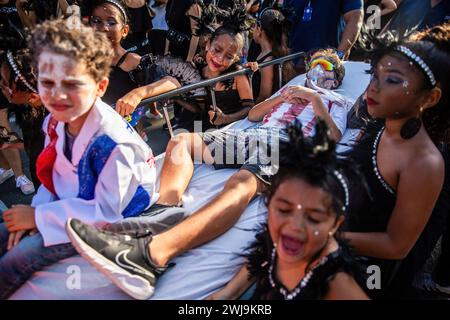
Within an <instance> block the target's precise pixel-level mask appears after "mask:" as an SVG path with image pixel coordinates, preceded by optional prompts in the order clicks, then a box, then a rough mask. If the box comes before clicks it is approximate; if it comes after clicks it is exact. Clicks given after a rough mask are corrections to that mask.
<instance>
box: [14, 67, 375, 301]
mask: <svg viewBox="0 0 450 320" xmlns="http://www.w3.org/2000/svg"><path fill="white" fill-rule="evenodd" d="M345 67H346V77H345V78H344V82H343V84H342V86H341V88H340V90H339V91H338V92H339V93H340V94H343V95H346V96H349V97H351V98H353V99H354V100H356V99H357V98H358V96H359V95H361V93H362V92H363V91H364V90H365V88H366V87H367V84H368V82H369V76H368V75H367V74H366V73H365V71H366V70H368V69H369V66H368V65H367V64H365V63H361V62H346V63H345ZM289 84H292V85H297V84H300V85H303V84H304V75H302V76H298V77H296V78H295V79H293V80H292V81H290V82H289ZM253 124H254V123H252V122H250V121H248V120H246V119H244V120H241V121H238V122H236V123H234V124H232V125H231V126H230V127H232V128H235V129H244V128H247V127H248V126H250V125H253ZM162 159H163V158H162V156H160V157H158V158H157V167H158V169H159V170H160V168H161V164H162ZM234 172H235V170H231V169H226V170H217V171H215V170H214V169H213V168H212V167H211V166H208V165H196V166H195V171H194V177H193V179H192V181H191V183H190V185H189V188H188V190H187V191H186V193H185V195H184V197H183V203H184V206H185V207H186V208H187V209H188V210H189V211H190V212H193V211H195V210H196V209H198V208H200V207H201V206H203V205H204V204H206V203H207V202H208V201H210V200H211V199H212V198H213V197H215V196H216V195H217V193H218V192H220V191H221V190H222V188H223V186H224V184H225V182H226V180H227V179H228V178H229V177H230V176H231V175H232V174H233V173H234ZM266 215H267V210H266V207H265V206H264V204H263V202H262V200H261V199H260V198H257V199H255V200H254V201H253V202H252V203H251V204H250V205H249V206H248V207H247V209H246V210H245V212H244V213H243V214H242V216H241V218H240V219H239V221H238V222H237V223H236V224H235V226H234V227H233V228H231V229H230V230H229V231H227V232H226V233H224V234H223V235H222V236H220V237H218V238H216V239H215V240H213V241H211V242H209V243H207V244H205V245H202V246H200V247H198V248H196V249H193V250H190V251H188V252H186V253H185V254H183V255H181V256H179V257H177V258H176V259H174V261H173V262H175V263H176V266H175V267H173V268H172V269H170V270H168V271H167V272H166V273H164V275H163V276H162V277H161V278H160V280H159V281H158V283H157V286H156V290H155V295H154V296H153V299H202V298H204V297H206V296H208V295H209V294H211V293H213V292H214V291H216V290H217V289H219V288H221V287H222V286H223V285H225V284H226V283H227V282H228V281H229V280H230V279H231V278H232V276H233V275H234V274H235V272H236V271H237V270H239V268H240V267H241V265H242V263H243V261H244V259H243V258H242V257H241V256H240V254H242V250H243V248H245V247H247V246H248V245H249V244H250V243H251V242H252V241H253V240H254V234H255V231H254V230H255V229H256V228H257V227H258V225H260V224H261V223H263V222H264V221H265V218H266ZM11 299H93V300H97V299H130V298H129V297H128V296H127V295H126V294H125V293H123V292H122V291H121V290H120V289H118V288H117V287H116V286H115V285H113V284H112V283H111V282H110V281H109V280H108V279H107V278H106V277H104V276H103V275H102V274H101V273H100V272H98V271H97V270H96V269H95V268H94V267H92V266H90V265H89V264H88V263H87V262H86V261H84V260H83V259H82V258H81V257H80V256H74V257H71V258H68V259H65V260H63V261H60V262H59V263H57V264H54V265H52V266H49V267H47V268H45V269H44V270H42V271H40V272H37V273H36V274H35V275H34V276H33V277H32V278H31V279H30V280H29V281H28V282H27V283H26V284H24V285H23V286H22V287H21V288H20V289H19V290H18V291H17V292H16V293H15V294H14V295H13V296H12V297H11Z"/></svg>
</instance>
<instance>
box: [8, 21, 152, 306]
mask: <svg viewBox="0 0 450 320" xmlns="http://www.w3.org/2000/svg"><path fill="white" fill-rule="evenodd" d="M71 22H72V23H71ZM30 47H31V49H32V51H33V53H34V59H35V62H36V65H37V71H38V92H39V95H40V98H41V100H42V102H43V104H44V105H45V107H46V108H47V109H48V111H49V112H50V115H49V116H48V117H47V119H46V120H45V121H44V125H43V129H44V131H45V133H46V143H45V145H46V147H45V148H44V150H43V152H42V153H41V155H40V156H39V158H38V161H37V175H38V177H39V179H40V180H41V182H42V186H41V187H40V188H39V190H38V192H37V194H36V196H35V197H34V198H33V202H32V204H31V206H25V205H18V206H15V207H13V208H11V209H9V210H7V211H5V212H4V214H3V218H4V221H5V222H4V223H3V224H0V275H1V276H0V298H2V299H4V298H7V297H8V296H10V295H11V294H12V293H13V292H14V291H15V290H16V289H17V288H19V287H20V286H21V285H22V284H23V283H24V282H25V281H26V280H27V279H28V278H29V277H30V276H31V275H32V274H33V273H34V272H36V271H38V270H41V269H42V268H44V267H45V266H47V265H50V264H52V263H55V262H57V261H59V260H61V259H64V258H67V257H69V256H71V255H73V254H75V250H74V249H73V247H72V245H71V244H70V241H69V239H68V237H67V235H66V233H65V230H64V227H65V224H66V221H67V219H68V218H69V217H72V218H73V217H77V218H78V219H81V220H83V221H84V222H86V223H89V224H94V225H97V226H102V225H105V224H107V223H113V222H116V221H119V220H121V219H123V218H127V217H134V216H138V215H139V214H141V213H142V212H143V211H144V210H146V209H148V208H149V207H150V206H151V205H152V204H153V203H155V202H156V200H157V197H158V195H157V194H156V193H155V180H156V169H155V165H154V159H153V155H152V152H151V150H150V148H149V147H148V146H147V145H146V144H145V142H143V141H142V139H141V138H140V137H139V136H138V135H137V133H136V132H135V131H134V130H133V128H132V127H131V126H130V125H129V124H127V123H126V122H125V121H124V120H123V119H122V117H121V116H120V115H119V114H117V113H116V112H115V111H114V110H113V109H111V108H110V107H109V106H108V105H106V104H105V103H103V102H102V101H101V99H100V97H101V96H102V95H103V93H104V92H105V90H106V88H107V86H108V74H109V66H110V65H111V59H112V57H113V51H112V48H111V45H110V42H109V41H108V39H107V38H106V36H105V35H104V34H102V33H98V32H95V31H94V30H93V29H91V28H90V27H85V26H82V25H81V24H79V25H76V26H75V27H74V25H73V21H69V22H68V21H64V20H54V21H46V22H44V23H43V24H42V25H40V26H38V27H37V28H36V29H35V30H34V33H33V37H32V39H31V42H30Z"/></svg>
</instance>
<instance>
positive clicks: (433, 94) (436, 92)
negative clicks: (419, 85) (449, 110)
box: [420, 86, 442, 109]
mask: <svg viewBox="0 0 450 320" xmlns="http://www.w3.org/2000/svg"><path fill="white" fill-rule="evenodd" d="M441 97H442V90H441V88H439V86H436V87H434V88H433V89H432V90H431V91H430V93H429V94H427V95H426V96H424V98H423V99H422V102H421V103H420V105H421V107H422V108H423V109H428V108H432V107H434V106H435V105H437V104H438V103H439V101H440V100H441Z"/></svg>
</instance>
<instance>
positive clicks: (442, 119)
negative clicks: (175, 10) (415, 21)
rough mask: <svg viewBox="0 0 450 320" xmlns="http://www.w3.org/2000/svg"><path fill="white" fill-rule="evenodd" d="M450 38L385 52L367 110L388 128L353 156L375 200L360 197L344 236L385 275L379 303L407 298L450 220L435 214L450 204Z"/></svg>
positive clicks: (421, 38) (375, 65)
mask: <svg viewBox="0 0 450 320" xmlns="http://www.w3.org/2000/svg"><path fill="white" fill-rule="evenodd" d="M449 37H450V25H448V24H446V25H442V26H438V27H434V28H432V29H429V30H427V31H425V32H423V33H419V34H416V35H414V37H412V38H410V39H408V40H406V41H403V42H394V43H391V44H388V45H386V44H384V45H381V46H378V47H379V49H378V50H376V51H375V52H374V54H373V58H372V80H371V82H370V84H369V87H368V89H367V92H366V96H367V106H368V112H369V114H370V115H371V116H372V117H373V118H376V119H382V120H384V121H379V122H377V123H376V124H373V125H370V126H369V127H368V128H367V130H366V133H365V134H364V136H363V137H362V140H361V142H360V143H359V144H358V145H356V146H355V147H354V150H353V151H352V152H351V154H350V156H351V157H352V158H353V159H354V162H355V163H357V164H359V165H360V166H361V171H362V172H363V174H364V175H365V178H366V180H367V182H368V185H369V187H370V190H371V198H372V201H370V198H369V197H363V196H362V197H357V198H359V199H360V200H361V203H360V204H359V205H357V206H354V207H351V208H350V210H349V217H348V219H347V220H346V221H347V222H348V224H347V228H346V229H347V230H348V232H345V233H344V234H343V238H344V239H347V240H349V241H350V245H351V246H352V247H354V248H355V251H356V252H357V253H358V254H360V255H362V256H365V257H369V258H367V261H366V264H367V265H374V266H377V267H378V268H379V270H380V273H381V274H380V275H381V279H380V281H374V282H373V283H372V286H371V287H372V288H371V289H372V290H370V291H369V293H370V294H371V295H372V296H373V297H380V298H400V297H404V295H405V290H406V291H407V288H408V287H409V286H410V285H411V281H412V276H413V275H414V273H415V272H417V271H418V270H419V269H420V268H421V267H422V265H423V263H424V262H425V260H424V259H426V258H427V257H428V256H429V254H430V252H431V250H432V248H433V245H431V247H430V243H427V239H429V238H430V237H431V238H432V237H434V235H435V234H437V235H439V232H438V230H437V229H436V226H438V225H439V224H436V223H434V221H435V219H436V218H439V216H441V215H442V214H443V213H442V212H439V210H434V211H433V208H435V207H436V208H439V207H440V206H441V204H440V201H444V202H445V201H446V202H447V203H448V201H449V200H448V196H447V197H446V199H445V198H442V197H441V199H439V201H438V197H439V195H440V193H441V190H442V188H443V184H444V176H445V169H444V157H443V152H442V151H443V150H445V149H446V148H447V146H446V145H445V143H448V141H445V132H446V131H447V130H448V129H449V127H450V109H449V107H448V92H449V89H450V88H449V85H450V79H449V75H450V46H449V40H448V39H449ZM443 143H444V144H443ZM354 189H355V192H356V193H358V190H357V188H354ZM432 212H433V214H432ZM447 212H448V210H447ZM445 214H446V212H445ZM430 217H431V218H430ZM429 226H433V227H431V228H430V227H429ZM438 227H439V226H438Z"/></svg>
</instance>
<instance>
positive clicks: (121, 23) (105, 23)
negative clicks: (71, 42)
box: [89, 0, 141, 112]
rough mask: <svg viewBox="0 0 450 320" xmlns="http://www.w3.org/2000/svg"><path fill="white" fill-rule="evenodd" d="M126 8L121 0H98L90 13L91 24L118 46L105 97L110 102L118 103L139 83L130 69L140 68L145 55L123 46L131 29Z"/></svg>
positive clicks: (114, 47)
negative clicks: (131, 75) (142, 56)
mask: <svg viewBox="0 0 450 320" xmlns="http://www.w3.org/2000/svg"><path fill="white" fill-rule="evenodd" d="M126 8H127V7H126V6H125V5H124V4H123V3H122V2H121V1H120V0H96V1H94V2H93V3H92V8H91V10H90V15H89V24H90V25H91V26H92V27H93V28H94V29H97V30H99V31H101V32H104V33H106V35H107V37H108V39H109V40H110V41H111V44H112V45H113V49H114V59H113V63H112V66H111V67H112V68H111V69H112V70H111V74H110V76H109V85H108V89H107V90H106V92H105V95H104V96H103V98H102V99H103V100H104V101H105V102H106V103H108V104H109V105H115V104H116V102H117V100H119V99H120V98H121V97H123V96H124V95H126V94H127V93H128V92H130V91H131V90H133V89H134V88H136V86H137V85H136V83H135V82H134V81H133V80H132V79H131V77H130V75H129V72H130V71H132V70H134V69H136V67H137V66H138V64H139V62H140V60H141V57H140V56H139V55H138V54H136V53H132V52H129V51H127V50H125V49H124V48H123V47H122V45H121V41H122V40H123V39H124V38H126V37H127V35H128V32H129V31H130V26H129V17H128V11H127V9H126ZM119 111H120V110H118V112H119Z"/></svg>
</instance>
